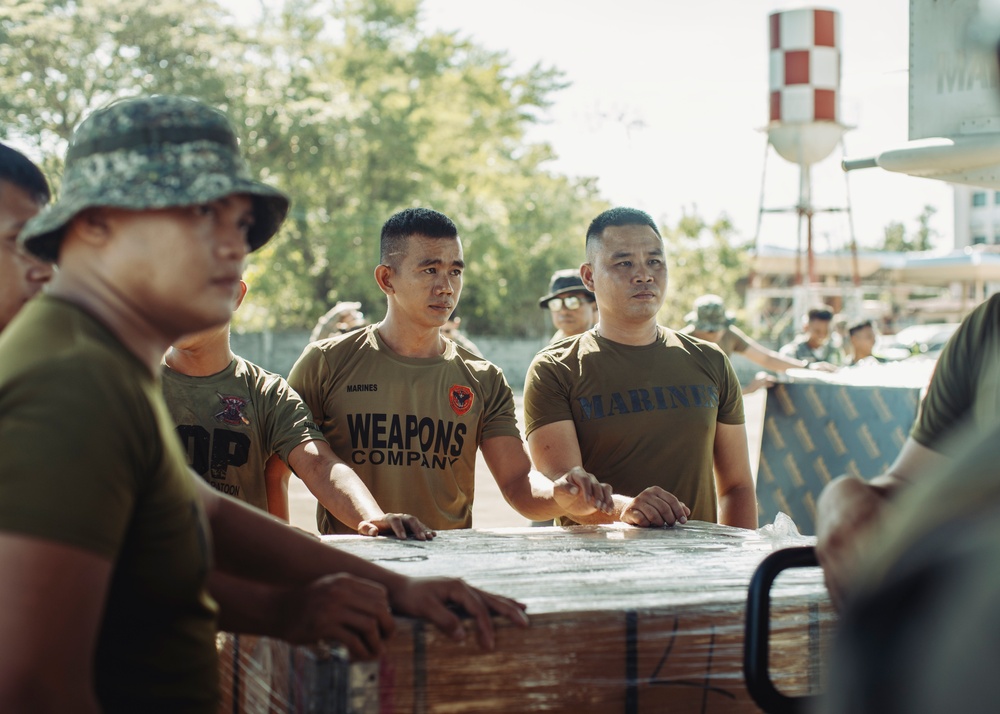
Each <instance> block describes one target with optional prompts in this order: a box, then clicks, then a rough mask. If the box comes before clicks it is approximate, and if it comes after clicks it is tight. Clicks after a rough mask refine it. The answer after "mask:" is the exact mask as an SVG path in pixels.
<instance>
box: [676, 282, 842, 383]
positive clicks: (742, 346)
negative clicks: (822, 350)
mask: <svg viewBox="0 0 1000 714" xmlns="http://www.w3.org/2000/svg"><path fill="white" fill-rule="evenodd" d="M684 320H685V322H687V325H686V326H685V327H682V328H681V329H680V332H684V333H686V334H689V335H691V336H692V337H697V338H698V339H699V340H707V341H708V342H714V343H715V344H717V345H718V346H719V347H721V348H722V351H723V352H725V353H726V356H727V357H732V356H733V353H736V352H738V353H739V354H741V355H743V356H744V357H746V358H747V359H748V360H750V361H751V362H753V363H754V364H757V365H760V366H761V367H763V368H764V369H766V370H770V371H771V372H785V371H787V370H789V369H807V368H808V369H817V370H820V371H823V372H834V371H836V369H837V368H836V367H835V366H833V365H832V364H829V363H827V362H808V361H806V360H804V359H796V358H795V357H788V356H786V355H783V354H780V353H778V352H775V351H774V350H769V349H768V348H767V347H764V345H762V344H760V343H759V342H757V341H756V340H755V339H753V338H752V337H750V336H749V335H747V334H745V333H744V332H743V330H741V329H740V328H738V327H737V326H736V325H734V324H733V314H732V313H731V312H730V311H729V310H727V309H726V304H725V302H724V301H723V299H722V298H721V297H719V296H718V295H711V294H709V295H702V296H701V297H700V298H698V299H697V300H695V301H694V310H692V311H691V312H689V313H688V314H687V315H686V316H685V317H684ZM772 384H774V380H773V379H772V378H771V377H770V376H769V375H768V374H767V373H766V372H758V373H757V375H756V376H755V377H754V379H753V381H752V382H750V384H748V385H747V386H745V387H743V394H752V393H753V392H756V391H757V390H758V389H760V388H761V387H770V386H771V385H772Z"/></svg>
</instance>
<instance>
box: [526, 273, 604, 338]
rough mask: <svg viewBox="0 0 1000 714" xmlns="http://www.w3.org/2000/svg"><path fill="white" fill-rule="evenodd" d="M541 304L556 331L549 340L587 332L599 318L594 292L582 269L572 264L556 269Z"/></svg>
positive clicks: (539, 305)
mask: <svg viewBox="0 0 1000 714" xmlns="http://www.w3.org/2000/svg"><path fill="white" fill-rule="evenodd" d="M538 307H540V308H542V309H543V310H548V311H549V313H550V314H551V316H552V326H553V327H555V328H556V334H554V335H553V336H552V339H551V340H549V344H551V343H553V342H557V341H558V340H561V339H563V338H564V337H572V336H573V335H579V334H580V333H581V332H586V331H587V330H589V329H590V328H591V327H593V326H594V323H596V322H597V303H596V302H594V293H592V292H590V291H589V290H587V286H586V285H584V284H583V278H581V277H580V271H579V270H578V269H574V268H569V269H566V270H557V271H556V272H554V273H552V278H551V280H550V281H549V293H548V295H543V296H542V297H541V298H539V300H538Z"/></svg>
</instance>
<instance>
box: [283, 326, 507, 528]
mask: <svg viewBox="0 0 1000 714" xmlns="http://www.w3.org/2000/svg"><path fill="white" fill-rule="evenodd" d="M445 343H446V347H445V352H444V354H443V355H441V356H440V357H429V358H420V359H417V358H408V357H401V356H400V355H398V354H396V353H395V352H393V351H392V350H391V349H389V347H388V346H386V344H385V343H384V342H383V341H382V338H381V337H380V336H379V334H378V326H377V325H370V326H368V327H366V328H364V329H362V330H356V331H354V332H350V333H348V334H346V335H342V336H339V337H331V338H329V339H326V340H320V341H319V342H314V343H312V344H310V345H309V346H307V347H306V349H305V351H304V352H303V353H302V356H301V357H299V359H298V361H297V362H296V363H295V366H294V367H292V371H291V373H290V374H289V376H288V382H289V384H291V386H292V388H293V389H295V391H296V392H298V393H299V394H300V395H301V396H302V398H303V399H304V400H305V402H306V404H307V405H308V407H309V409H310V410H311V411H312V414H313V417H314V418H315V420H316V423H317V424H318V425H319V428H320V431H322V432H323V435H324V436H325V437H326V439H327V441H328V442H329V443H330V446H331V447H332V449H333V451H334V453H336V454H337V455H338V456H340V458H342V459H343V460H344V461H346V462H347V463H348V464H350V466H351V467H352V468H353V469H354V470H355V471H356V472H357V474H358V476H359V477H360V478H361V480H362V481H363V482H364V483H365V485H366V486H367V487H368V488H369V490H370V491H371V492H372V495H373V496H374V497H375V500H376V501H377V502H378V504H379V506H380V507H381V508H382V509H383V510H384V511H386V512H387V513H391V512H397V513H411V514H413V515H415V516H416V517H417V518H419V519H420V520H421V521H423V522H424V523H425V524H427V525H428V526H429V527H431V528H435V529H447V528H469V527H471V526H472V501H473V497H474V491H475V483H476V480H475V470H476V451H477V449H478V448H479V444H481V443H482V442H484V441H486V440H487V439H490V438H493V437H496V436H515V437H518V438H520V432H519V431H518V428H517V421H516V419H515V416H514V395H513V393H512V392H511V390H510V386H508V384H507V380H506V379H504V376H503V372H501V371H500V368H499V367H497V366H495V365H493V364H491V363H490V362H488V361H486V360H484V359H483V358H481V357H478V356H476V355H474V354H472V353H471V352H468V351H466V350H464V349H462V348H461V347H458V346H457V345H456V344H455V343H454V342H452V341H450V340H445ZM318 527H319V530H320V532H321V533H353V532H354V530H353V529H352V528H349V527H347V526H345V525H344V524H342V523H340V522H338V521H337V520H336V519H334V518H333V517H332V516H331V515H330V514H329V513H328V512H327V511H326V510H325V509H323V508H322V506H320V507H319V510H318Z"/></svg>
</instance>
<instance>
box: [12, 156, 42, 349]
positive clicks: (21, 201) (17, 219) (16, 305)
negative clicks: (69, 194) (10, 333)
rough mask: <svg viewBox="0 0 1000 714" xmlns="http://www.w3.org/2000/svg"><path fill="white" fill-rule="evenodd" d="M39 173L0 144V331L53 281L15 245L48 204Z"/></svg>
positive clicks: (23, 158)
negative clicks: (45, 285) (18, 237)
mask: <svg viewBox="0 0 1000 714" xmlns="http://www.w3.org/2000/svg"><path fill="white" fill-rule="evenodd" d="M49 197H50V193H49V184H48V182H47V181H46V180H45V176H44V175H43V174H42V172H41V170H39V168H38V167H37V166H35V165H34V164H33V163H32V162H31V160H30V159H29V158H28V157H27V156H25V155H24V154H22V153H21V152H19V151H16V150H15V149H12V148H10V147H9V146H6V145H5V144H0V332H3V330H4V328H5V327H7V324H8V323H9V322H10V321H11V320H13V319H14V315H16V314H17V313H18V312H19V311H20V310H21V308H22V307H23V306H24V304H25V303H26V302H27V301H28V300H29V299H30V298H32V297H34V296H35V295H36V294H38V292H39V291H40V290H41V289H42V286H43V285H44V284H45V283H47V282H48V281H49V280H50V279H51V278H52V265H51V264H50V263H48V262H46V261H43V260H39V259H38V258H37V257H35V256H33V255H31V254H30V253H29V252H27V251H26V250H24V249H23V248H21V247H20V246H19V245H18V244H17V234H18V233H19V232H20V231H21V229H22V228H23V227H24V224H25V223H27V222H28V219H30V218H31V217H32V216H34V215H35V214H36V213H38V211H40V210H41V208H42V206H44V205H45V204H46V203H48V202H49Z"/></svg>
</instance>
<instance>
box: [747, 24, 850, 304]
mask: <svg viewBox="0 0 1000 714" xmlns="http://www.w3.org/2000/svg"><path fill="white" fill-rule="evenodd" d="M768 20H769V26H770V28H769V29H770V32H769V39H770V48H769V70H770V71H769V75H770V76H769V83H768V90H769V107H770V110H769V121H768V124H767V129H766V131H767V139H768V144H769V145H770V146H773V147H774V149H775V151H777V152H778V155H779V156H781V157H782V158H783V159H785V160H786V161H789V162H791V163H794V164H796V165H798V167H799V200H798V204H797V205H796V206H795V207H794V208H792V209H788V208H781V209H766V208H764V205H763V204H764V190H763V186H762V188H761V215H763V214H764V213H765V212H780V211H785V212H788V211H794V212H796V213H797V214H798V216H799V246H800V248H799V250H800V252H801V248H802V228H803V225H802V224H803V223H805V229H806V230H805V232H806V254H807V256H808V277H809V283H810V284H813V283H815V282H816V272H815V267H814V260H813V241H812V218H813V214H815V213H817V212H820V211H844V210H847V211H849V210H850V209H849V208H848V207H836V208H823V209H817V208H816V207H814V206H813V204H812V181H811V171H812V166H813V164H817V163H819V162H820V161H822V160H823V159H825V158H827V157H828V156H829V155H830V154H831V153H832V152H833V150H834V149H835V148H837V146H838V145H840V143H841V139H842V137H843V135H844V132H845V131H846V130H847V129H848V127H847V126H845V125H844V124H842V123H841V122H840V111H839V105H840V102H839V98H840V14H839V13H838V12H836V11H835V10H826V9H818V8H800V9H795V10H785V11H781V12H775V13H773V14H771V15H770V16H769V18H768ZM765 163H766V155H765ZM838 168H839V167H838ZM757 230H758V235H759V232H760V220H759V219H758V229H757ZM852 238H853V237H852ZM852 243H853V239H852ZM798 282H800V283H801V282H802V276H801V272H800V273H799V276H798Z"/></svg>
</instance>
